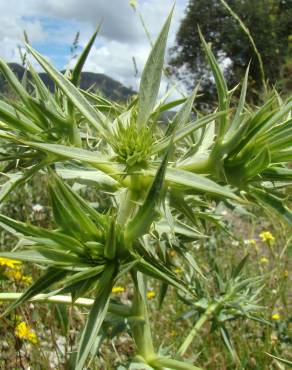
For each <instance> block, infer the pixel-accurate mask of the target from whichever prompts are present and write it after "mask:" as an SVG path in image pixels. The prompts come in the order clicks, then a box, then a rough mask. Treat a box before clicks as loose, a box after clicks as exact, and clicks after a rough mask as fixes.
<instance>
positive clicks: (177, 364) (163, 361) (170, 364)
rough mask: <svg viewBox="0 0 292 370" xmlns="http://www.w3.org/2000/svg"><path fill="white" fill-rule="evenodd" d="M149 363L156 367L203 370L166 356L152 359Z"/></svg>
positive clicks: (176, 369) (177, 369)
mask: <svg viewBox="0 0 292 370" xmlns="http://www.w3.org/2000/svg"><path fill="white" fill-rule="evenodd" d="M149 364H150V365H151V366H154V367H155V368H157V367H158V368H169V369H174V370H202V369H201V368H200V367H197V366H194V365H192V364H189V363H187V362H182V361H178V360H173V359H171V358H166V357H157V358H155V359H153V360H152V361H150V363H149Z"/></svg>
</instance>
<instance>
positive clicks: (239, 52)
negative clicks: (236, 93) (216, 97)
mask: <svg viewBox="0 0 292 370" xmlns="http://www.w3.org/2000/svg"><path fill="white" fill-rule="evenodd" d="M228 4H229V6H230V7H231V8H232V9H233V10H234V11H235V12H236V13H237V14H238V16H239V17H240V18H241V20H242V21H243V22H244V24H245V25H246V26H247V28H248V29H249V31H250V33H251V36H252V37H253V39H254V41H255V43H256V45H257V48H258V50H259V52H260V54H261V57H262V59H263V63H264V68H265V73H266V78H267V79H268V81H269V83H270V84H272V85H274V84H275V83H276V82H277V81H278V80H279V79H280V78H281V76H282V74H283V68H284V65H288V64H289V63H290V62H289V60H290V61H291V34H292V0H256V1H255V0H229V1H228ZM198 25H199V26H200V28H201V30H202V33H203V35H204V37H205V38H206V39H207V41H208V42H210V43H211V44H212V50H213V52H214V54H215V55H216V57H217V59H219V60H220V61H221V65H222V66H223V67H224V69H225V75H226V78H227V81H228V82H229V84H230V86H233V85H235V81H240V80H241V79H242V77H243V75H244V72H245V70H246V67H247V65H248V63H249V61H251V66H250V82H252V86H253V87H254V88H256V89H258V88H259V87H260V86H261V75H260V68H259V64H258V61H257V58H256V56H255V53H254V50H253V48H252V45H251V43H250V42H249V39H248V37H247V35H246V34H245V33H244V32H243V30H242V28H241V27H240V25H239V23H238V22H237V20H235V19H234V18H233V17H232V16H231V15H230V14H229V12H228V11H227V9H226V8H225V7H224V6H223V5H222V3H221V1H220V0H189V4H188V6H187V9H186V13H185V17H184V19H183V20H182V22H181V25H180V28H179V30H178V33H177V36H176V44H175V46H174V47H173V48H172V49H171V58H170V69H171V71H172V73H174V74H176V75H177V76H178V77H179V78H181V79H182V80H184V81H185V82H186V83H187V85H188V86H189V87H193V85H194V84H195V83H196V80H198V79H200V78H203V82H202V83H203V86H204V87H207V88H208V89H207V90H208V91H209V94H210V95H211V96H212V92H213V91H214V89H213V87H212V80H211V79H210V76H211V75H210V73H209V71H208V70H207V67H206V66H207V61H206V59H205V56H204V54H203V51H202V49H201V42H200V38H199V33H198V27H197V26H198ZM289 36H290V37H289ZM289 43H290V45H289ZM285 71H286V69H285ZM285 78H287V76H285ZM288 79H289V78H288ZM205 98H206V97H205Z"/></svg>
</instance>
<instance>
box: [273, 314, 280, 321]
mask: <svg viewBox="0 0 292 370" xmlns="http://www.w3.org/2000/svg"><path fill="white" fill-rule="evenodd" d="M280 318H281V316H280V314H278V313H274V314H273V315H272V319H273V320H275V321H278V320H280Z"/></svg>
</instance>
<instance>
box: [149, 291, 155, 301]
mask: <svg viewBox="0 0 292 370" xmlns="http://www.w3.org/2000/svg"><path fill="white" fill-rule="evenodd" d="M155 296H156V294H155V292H153V290H149V292H147V298H148V299H152V298H154V297H155Z"/></svg>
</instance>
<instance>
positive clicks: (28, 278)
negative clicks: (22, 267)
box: [21, 275, 32, 285]
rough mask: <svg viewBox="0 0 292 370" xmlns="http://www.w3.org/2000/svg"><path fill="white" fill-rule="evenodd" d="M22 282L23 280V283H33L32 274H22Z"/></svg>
mask: <svg viewBox="0 0 292 370" xmlns="http://www.w3.org/2000/svg"><path fill="white" fill-rule="evenodd" d="M21 282H22V283H23V284H26V285H29V284H31V283H32V277H31V276H29V275H23V276H22V279H21Z"/></svg>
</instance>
